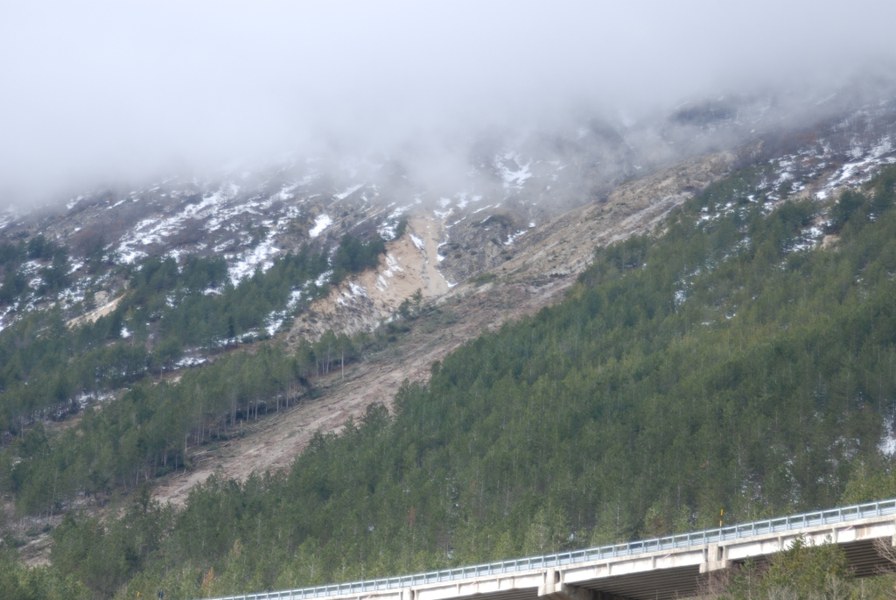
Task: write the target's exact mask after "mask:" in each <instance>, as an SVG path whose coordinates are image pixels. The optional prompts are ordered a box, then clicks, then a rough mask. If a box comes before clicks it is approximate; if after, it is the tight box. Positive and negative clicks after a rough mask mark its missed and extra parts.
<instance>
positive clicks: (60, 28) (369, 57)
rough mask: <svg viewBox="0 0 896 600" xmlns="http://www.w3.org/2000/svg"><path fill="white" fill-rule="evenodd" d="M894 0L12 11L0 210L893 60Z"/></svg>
mask: <svg viewBox="0 0 896 600" xmlns="http://www.w3.org/2000/svg"><path fill="white" fill-rule="evenodd" d="M894 29H896V2H893V1H892V0H875V1H872V0H851V1H849V2H847V1H842V2H833V1H824V0H820V1H819V0H816V1H795V0H794V1H787V0H777V1H771V0H750V1H746V0H744V1H739V2H734V1H722V0H718V1H712V0H699V1H698V0H684V1H679V0H676V1H671V0H670V1H662V0H657V1H647V0H639V1H627V2H624V3H623V2H615V1H613V2H611V1H599V0H593V1H586V0H580V1H572V0H550V1H547V0H545V1H541V2H535V1H529V0H514V1H511V0H491V1H489V0H478V1H464V0H444V1H443V0H432V1H425V0H418V1H414V2H412V1H398V0H342V1H340V0H330V1H325V0H321V1H301V0H292V1H287V0H283V1H273V0H269V1H265V0H255V1H249V0H245V1H244V2H232V1H226V0H148V1H143V0H129V1H120V0H119V1H112V0H108V1H90V0H86V1H83V2H71V1H69V0H58V1H41V0H28V1H23V0H0V209H2V208H3V207H4V206H8V205H10V204H13V203H16V202H18V203H19V204H22V203H26V202H34V201H36V199H39V198H45V197H46V196H47V195H48V194H61V193H62V192H61V190H60V186H70V185H72V184H75V183H77V184H78V185H88V184H89V183H91V182H101V181H112V180H116V179H127V178H139V177H143V176H156V175H157V174H160V173H163V172H166V170H173V169H176V168H184V167H190V168H199V169H201V168H209V167H213V166H220V165H222V164H224V163H226V162H227V161H230V160H233V159H259V158H265V159H266V158H269V157H270V158H276V157H277V156H280V155H282V154H283V153H284V152H287V151H298V152H306V151H309V152H310V151H314V150H315V149H318V148H320V147H322V146H326V145H330V147H331V148H332V147H333V143H334V140H335V141H336V142H338V143H337V144H336V146H335V147H337V148H352V149H356V150H357V149H363V150H368V149H382V150H384V151H386V152H388V151H389V149H390V148H391V147H394V146H396V145H401V144H403V143H406V142H407V141H408V140H419V139H430V140H432V139H439V138H440V137H441V136H450V135H458V132H464V131H473V130H475V129H477V128H480V127H487V126H504V125H508V124H515V123H520V124H525V125H528V124H532V123H534V122H543V121H550V120H551V119H555V118H559V117H560V116H562V115H564V114H566V113H568V112H569V111H571V110H573V109H574V108H575V109H583V108H587V109H589V110H591V109H593V110H596V111H598V110H599V111H606V112H611V113H617V114H620V113H624V114H625V115H627V116H629V117H633V118H637V117H638V116H639V115H640V114H643V113H644V112H645V111H649V110H654V109H657V108H661V107H663V106H671V105H673V104H674V103H677V102H680V101H682V100H683V99H688V98H694V97H698V96H700V95H704V94H718V93H724V92H731V91H741V90H746V89H750V88H751V87H754V86H763V85H778V84H781V83H787V82H789V81H793V79H794V78H800V79H802V78H805V79H807V80H811V81H814V82H818V81H839V80H841V78H843V77H844V76H846V75H847V74H848V73H849V72H850V71H851V69H853V68H855V67H858V66H862V65H866V64H869V63H871V62H873V61H877V60H879V59H881V58H884V59H887V60H892V59H894V58H896V43H894Z"/></svg>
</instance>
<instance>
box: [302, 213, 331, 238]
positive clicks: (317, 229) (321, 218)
mask: <svg viewBox="0 0 896 600" xmlns="http://www.w3.org/2000/svg"><path fill="white" fill-rule="evenodd" d="M332 224H333V219H331V218H330V215H328V214H322V215H317V217H316V218H315V219H314V227H312V228H311V229H310V230H309V231H308V235H309V236H311V237H312V238H316V237H317V236H319V235H320V234H321V233H323V231H324V229H326V228H327V227H329V226H330V225H332Z"/></svg>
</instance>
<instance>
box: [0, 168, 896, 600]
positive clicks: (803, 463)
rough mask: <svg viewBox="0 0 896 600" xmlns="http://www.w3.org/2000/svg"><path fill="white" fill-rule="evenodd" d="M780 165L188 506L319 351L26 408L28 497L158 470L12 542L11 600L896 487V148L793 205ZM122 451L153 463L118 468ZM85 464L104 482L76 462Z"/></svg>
mask: <svg viewBox="0 0 896 600" xmlns="http://www.w3.org/2000/svg"><path fill="white" fill-rule="evenodd" d="M764 175H765V174H764V173H763V171H762V169H761V168H754V169H748V170H744V171H740V172H738V173H736V174H735V175H734V176H732V177H730V178H728V179H726V180H724V181H722V182H720V183H717V184H714V185H712V186H710V187H709V188H708V189H707V190H705V191H704V192H703V193H702V194H700V195H699V196H697V197H696V198H695V199H694V200H692V201H690V202H688V203H687V204H686V205H685V206H684V207H683V208H681V209H680V210H677V211H676V212H675V213H673V215H672V216H671V217H670V219H669V220H668V222H667V224H666V227H665V230H664V231H663V232H662V234H660V235H657V236H654V237H637V238H632V239H629V240H628V241H626V242H624V243H620V244H617V245H614V246H611V247H609V248H606V249H601V250H598V251H597V252H596V254H595V259H594V264H593V266H592V267H591V268H590V269H589V270H588V271H587V272H586V273H585V274H584V275H583V276H582V277H581V278H580V281H579V282H578V283H577V284H576V285H575V286H574V288H573V289H572V291H571V292H570V294H569V295H568V297H567V299H566V300H565V301H564V302H563V303H561V304H560V305H558V306H556V307H553V308H550V309H545V310H543V311H541V312H540V313H539V314H538V315H537V316H535V317H532V318H529V319H526V320H523V321H521V322H517V323H513V324H510V325H506V326H504V327H503V328H502V329H501V330H500V331H499V332H497V333H496V334H493V335H486V336H483V337H481V338H479V339H477V340H476V341H474V342H472V343H470V344H467V345H466V346H465V347H463V348H462V349H461V350H460V351H458V352H455V353H453V354H452V355H450V356H449V357H448V358H446V360H444V361H443V362H442V363H441V364H437V365H435V366H434V367H433V371H432V377H431V380H430V381H429V383H428V384H426V385H420V384H413V385H411V384H407V385H405V386H403V387H402V389H400V390H399V391H398V393H397V398H396V403H395V411H394V414H389V413H388V412H387V411H386V409H385V408H383V407H381V406H374V407H371V408H370V409H369V410H368V412H367V415H366V416H365V418H364V419H363V420H361V421H360V422H357V423H353V424H351V425H350V426H349V427H347V428H346V429H345V431H344V432H343V433H342V434H340V435H338V436H336V435H319V436H318V437H316V438H315V440H314V441H313V443H312V444H311V446H310V447H309V448H308V450H307V451H306V452H305V453H304V454H303V455H302V456H300V457H299V458H298V459H297V460H296V462H295V463H294V465H293V467H292V469H291V470H290V471H289V472H288V473H281V474H270V475H266V476H256V477H252V478H250V479H249V480H247V481H246V482H245V483H242V484H239V483H236V482H233V481H225V480H221V479H212V480H211V481H210V482H208V483H207V484H205V485H203V486H200V487H199V488H197V489H195V490H194V491H193V492H192V493H191V495H190V497H189V500H188V502H187V505H186V507H185V508H184V509H183V510H182V511H180V512H174V511H173V510H171V509H169V508H162V507H160V506H157V505H155V504H154V503H152V502H150V501H149V494H148V490H146V488H145V487H141V486H142V484H141V482H142V481H145V480H146V479H147V478H148V477H150V476H151V475H152V473H154V472H155V471H156V470H158V469H162V468H164V467H165V466H166V463H167V461H174V462H177V461H178V460H179V459H178V456H182V455H179V454H178V452H180V450H179V448H181V447H182V446H183V444H184V439H185V436H186V437H187V438H189V437H190V436H195V435H196V429H195V428H197V427H198V428H199V430H200V431H202V428H203V427H209V426H210V424H215V423H217V426H218V427H220V428H221V429H222V431H223V429H226V427H227V426H228V423H230V422H232V421H231V420H229V419H228V417H227V415H228V414H232V415H235V412H234V413H231V412H230V411H231V410H232V411H238V410H246V409H245V408H244V407H247V406H249V404H247V402H248V401H247V399H248V398H256V399H261V398H271V397H280V396H282V397H284V398H288V397H289V391H288V389H289V386H290V385H294V384H295V382H297V381H299V378H300V377H301V365H310V364H316V362H315V363H311V362H308V360H307V357H306V358H305V359H303V358H302V357H301V356H298V355H297V356H292V355H290V354H285V353H284V352H283V351H278V350H276V349H274V347H270V348H268V349H265V350H262V351H259V352H256V353H253V354H249V353H245V355H240V356H241V357H240V358H228V359H227V360H226V361H221V363H220V365H221V366H220V370H218V371H216V372H215V375H214V376H212V375H209V376H207V377H208V379H205V377H206V375H198V374H197V375H196V376H190V375H184V377H183V378H182V379H181V380H180V382H179V383H172V384H165V385H162V386H152V387H150V386H138V387H135V388H134V389H133V390H132V391H131V392H129V393H128V394H127V395H126V396H125V398H124V400H125V401H124V402H121V403H117V404H113V405H110V406H109V407H108V408H105V409H103V410H100V411H97V412H96V414H88V415H86V416H85V418H84V420H83V423H82V425H81V426H80V427H79V428H77V429H74V430H71V431H72V432H71V433H66V434H63V435H61V436H48V435H46V434H45V433H43V432H42V431H41V430H40V429H39V428H32V429H30V430H29V431H28V432H27V433H25V434H24V435H22V436H21V439H20V440H19V441H18V442H16V443H15V444H14V445H13V446H11V449H9V450H7V452H6V454H5V456H6V459H5V460H6V463H5V466H4V471H3V473H4V481H3V484H4V486H6V489H9V490H12V491H13V492H14V493H15V494H16V497H17V498H18V501H19V503H20V506H21V508H22V510H26V511H31V510H33V511H37V512H40V511H52V510H54V508H53V507H54V506H55V505H56V504H58V503H60V502H64V501H66V498H70V497H73V496H74V495H75V494H77V493H83V492H94V491H95V489H109V488H111V487H114V485H115V484H116V482H117V483H122V484H123V483H127V485H128V486H130V487H132V488H138V490H139V491H138V493H136V494H134V495H133V497H134V498H135V500H134V502H133V504H132V506H131V507H130V509H128V511H127V513H126V514H125V515H123V517H122V518H120V519H118V520H111V521H108V522H100V521H98V520H96V519H94V518H90V517H86V516H80V517H79V516H76V515H70V516H68V517H66V519H65V521H64V522H63V524H62V525H61V526H59V527H58V528H57V529H56V530H55V531H54V532H53V537H54V540H55V545H54V548H53V553H52V565H51V566H48V567H40V568H36V569H26V568H24V567H21V566H19V565H18V564H17V563H16V561H15V559H14V557H13V556H12V555H11V554H7V555H5V558H3V559H2V568H0V595H2V596H3V597H16V594H18V595H20V596H21V595H23V594H25V593H26V592H27V593H32V594H33V595H34V596H35V597H63V596H65V597H113V596H116V595H118V596H119V597H132V596H134V595H136V593H137V592H140V593H141V594H142V595H143V597H154V595H155V594H156V593H157V591H158V590H165V591H166V593H167V594H168V597H177V598H180V597H190V596H206V595H216V594H218V595H222V594H227V593H236V592H240V591H251V590H261V589H268V588H274V589H276V588H288V587H296V586H302V585H309V584H315V583H323V582H331V581H341V580H350V579H358V578H370V577H376V576H382V575H392V574H398V573H403V572H408V571H417V570H423V569H433V568H437V567H442V566H447V565H453V564H462V563H471V562H479V561H484V560H491V559H499V558H505V557H509V556H514V555H524V554H530V553H544V552H553V551H557V550H561V549H565V548H573V547H584V546H589V545H596V544H600V543H605V542H611V541H619V540H626V539H631V538H635V537H639V536H652V535H658V534H663V533H668V532H672V531H682V530H687V529H694V528H702V527H709V526H713V525H714V524H717V522H718V515H719V511H720V509H724V511H725V515H726V517H725V518H726V520H729V521H730V522H733V521H740V520H747V519H754V518H758V517H762V516H769V515H772V514H780V513H787V512H791V511H795V510H802V509H809V508H814V507H821V506H832V505H835V504H837V503H840V502H852V501H860V500H865V499H869V498H872V497H883V496H890V495H893V494H896V474H894V473H893V471H892V466H893V465H892V458H891V455H892V445H891V444H889V443H888V441H889V440H890V439H891V435H892V432H891V429H890V428H891V425H892V419H893V417H894V414H896V404H894V402H896V304H894V302H893V298H894V297H896V211H894V210H893V204H894V199H896V190H894V183H896V169H894V168H890V169H888V170H885V171H883V172H882V174H881V175H879V176H878V177H877V178H876V179H874V180H873V181H872V182H871V183H870V184H868V186H867V188H866V189H864V190H862V191H849V192H846V193H844V194H843V195H842V196H841V197H840V198H839V199H838V200H837V201H836V203H834V204H833V205H828V206H825V205H822V204H819V203H817V202H810V201H789V202H783V203H782V202H775V201H774V198H767V197H766V196H764V195H763V194H761V193H758V192H757V189H759V188H758V184H759V182H760V180H762V178H763V177H764ZM308 350H309V349H306V350H305V351H306V352H307V351H308ZM310 350H316V351H317V355H316V356H318V357H319V356H320V353H321V349H320V348H318V349H313V348H312V349H310ZM331 356H332V355H331ZM232 361H237V362H232ZM239 361H244V362H243V363H242V364H244V365H251V366H252V368H255V369H258V373H259V374H258V376H257V377H256V378H254V379H253V378H252V377H249V374H250V373H249V371H247V374H246V377H243V376H242V375H239V376H238V375H237V373H239V370H238V368H239V367H240V362H239ZM264 361H267V362H264ZM317 366H319V365H317ZM243 368H246V369H249V368H250V367H249V366H245V367H243ZM228 377H234V379H232V380H231V379H228ZM253 382H254V383H253ZM250 383H251V385H250ZM215 386H218V387H215ZM206 390H214V391H209V392H208V395H206ZM222 394H223V396H224V398H225V400H224V401H223V404H216V405H215V407H216V408H215V410H217V411H218V412H217V413H215V414H217V415H218V416H217V417H215V419H217V420H214V419H209V418H204V417H203V415H205V414H206V412H204V411H205V410H206V409H205V408H204V406H205V405H204V404H203V403H204V402H211V401H212V399H217V398H219V397H220V396H221V395H222ZM268 402H270V400H268ZM234 406H236V407H238V408H233V407H234ZM197 417H199V418H198V419H197ZM166 420H167V421H166ZM185 423H187V425H185ZM151 431H157V432H160V433H158V435H156V436H155V437H153V435H151V434H150V433H148V432H151ZM200 435H201V434H200ZM115 440H117V442H116V441H115ZM150 440H159V442H158V443H159V444H160V445H159V446H151V447H150V446H147V445H146V444H147V443H148V441H150ZM197 441H198V440H197ZM115 443H118V444H120V446H117V447H116V446H114V445H112V444H115ZM109 445H111V446H109ZM125 449H129V450H128V451H130V452H132V454H131V455H129V457H128V460H129V461H134V462H132V463H129V464H136V465H139V466H138V467H128V468H129V469H131V470H127V471H126V472H123V473H118V472H117V471H116V470H115V467H113V466H110V465H113V464H118V463H116V462H115V458H114V457H118V456H119V454H120V453H122V452H123V451H124V450H125ZM103 452H105V453H108V454H109V456H110V458H109V459H108V461H110V462H108V463H107V462H103V460H107V459H103V458H102V457H103V456H104V454H103ZM13 457H15V460H13ZM180 460H182V459H180ZM67 461H70V462H67ZM77 461H81V462H80V463H79V462H77ZM73 464H82V465H83V467H82V468H83V469H84V470H83V471H82V473H83V472H86V473H87V474H88V475H87V477H86V479H83V480H82V479H76V480H73V481H71V482H70V481H69V480H67V479H65V474H66V473H68V472H69V471H68V469H70V468H72V465H73ZM122 464H125V463H122ZM79 477H80V475H79ZM128 482H130V483H128ZM91 486H97V487H96V488H94V487H91ZM104 486H106V487H104ZM3 586H6V587H3ZM7 590H8V591H9V593H5V592H6V591H7ZM10 594H12V595H10ZM66 595H67V596H66Z"/></svg>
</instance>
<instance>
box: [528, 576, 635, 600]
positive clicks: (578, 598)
mask: <svg viewBox="0 0 896 600" xmlns="http://www.w3.org/2000/svg"><path fill="white" fill-rule="evenodd" d="M538 596H539V600H629V599H628V598H626V597H624V596H617V595H616V594H611V593H609V592H601V591H599V590H589V589H588V588H583V587H578V586H575V585H569V584H566V583H563V582H562V581H560V573H558V572H557V571H555V570H553V569H549V570H548V571H547V572H546V573H545V581H544V584H543V586H542V587H541V588H539V590H538Z"/></svg>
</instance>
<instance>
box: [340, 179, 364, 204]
mask: <svg viewBox="0 0 896 600" xmlns="http://www.w3.org/2000/svg"><path fill="white" fill-rule="evenodd" d="M362 187H364V184H363V183H359V184H358V185H353V186H351V187H347V188H345V189H344V190H343V191H341V192H339V193H338V194H333V198H335V199H336V200H345V199H346V198H348V197H349V196H351V195H352V194H354V193H355V192H357V191H358V190H360V189H361V188H362Z"/></svg>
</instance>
